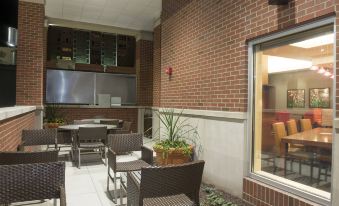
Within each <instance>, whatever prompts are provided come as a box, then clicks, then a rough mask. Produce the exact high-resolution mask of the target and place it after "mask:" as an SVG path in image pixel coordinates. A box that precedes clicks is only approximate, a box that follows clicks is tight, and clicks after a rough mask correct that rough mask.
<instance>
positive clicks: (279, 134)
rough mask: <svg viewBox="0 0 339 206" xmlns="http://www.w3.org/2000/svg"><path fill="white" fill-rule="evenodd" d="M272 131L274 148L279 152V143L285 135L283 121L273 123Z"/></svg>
mask: <svg viewBox="0 0 339 206" xmlns="http://www.w3.org/2000/svg"><path fill="white" fill-rule="evenodd" d="M273 132H274V142H275V144H274V150H275V152H277V153H279V154H280V153H281V151H280V143H281V138H283V137H285V136H287V134H286V129H285V124H284V123H283V122H277V123H274V124H273Z"/></svg>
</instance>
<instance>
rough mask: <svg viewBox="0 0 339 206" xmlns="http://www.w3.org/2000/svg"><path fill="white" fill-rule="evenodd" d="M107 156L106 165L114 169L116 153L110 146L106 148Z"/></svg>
mask: <svg viewBox="0 0 339 206" xmlns="http://www.w3.org/2000/svg"><path fill="white" fill-rule="evenodd" d="M107 158H108V167H110V168H111V169H112V170H113V171H116V168H117V154H116V153H115V152H114V151H113V150H112V149H111V148H108V153H107Z"/></svg>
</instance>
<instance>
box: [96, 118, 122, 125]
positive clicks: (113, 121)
mask: <svg viewBox="0 0 339 206" xmlns="http://www.w3.org/2000/svg"><path fill="white" fill-rule="evenodd" d="M100 124H108V125H115V126H117V127H118V125H119V120H118V119H111V120H106V119H102V120H100Z"/></svg>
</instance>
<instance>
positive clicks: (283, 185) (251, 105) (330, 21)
mask: <svg viewBox="0 0 339 206" xmlns="http://www.w3.org/2000/svg"><path fill="white" fill-rule="evenodd" d="M326 25H332V26H333V32H334V34H335V35H334V38H335V39H334V46H333V54H334V55H333V58H334V59H333V62H334V68H336V26H335V25H336V24H335V16H331V17H327V18H324V19H321V20H316V21H313V22H310V23H307V24H303V25H299V26H296V27H294V28H290V29H286V30H283V31H280V32H277V33H274V34H270V35H267V36H263V37H259V38H256V39H253V40H251V41H249V42H248V45H247V46H248V108H247V111H248V112H247V115H248V116H247V135H246V136H247V151H248V154H247V162H248V163H249V164H248V166H247V167H248V168H247V176H249V177H250V178H252V179H254V180H257V181H260V182H263V183H265V184H267V185H270V186H273V187H275V188H278V189H281V190H283V191H287V192H289V193H292V194H295V195H297V196H300V197H303V198H305V199H308V200H311V201H313V202H316V203H318V204H322V205H330V204H331V194H332V193H333V184H331V192H330V197H329V198H327V197H325V196H322V195H319V194H317V193H312V192H310V191H306V190H304V189H302V188H301V186H300V187H298V186H296V185H294V186H293V185H292V184H291V183H288V182H293V181H291V180H287V179H285V180H286V181H284V182H281V181H279V180H277V179H280V178H278V176H277V178H270V177H268V176H265V175H260V174H258V173H254V172H253V171H252V168H253V166H254V165H253V164H254V158H253V153H254V134H255V131H254V126H253V125H254V121H255V119H254V118H255V115H254V113H253V112H254V109H255V102H254V95H255V85H254V84H255V81H256V79H255V65H254V64H255V60H254V59H255V55H254V51H255V50H254V48H255V46H256V45H257V44H261V43H264V42H267V41H271V40H275V39H279V38H283V37H286V36H288V35H293V34H297V33H301V32H305V31H307V30H310V29H316V28H319V27H323V26H326ZM333 73H334V79H333V93H332V95H333V97H332V105H333V110H334V111H336V104H335V101H336V92H335V91H336V69H334V71H333ZM334 120H335V112H333V121H334ZM332 133H333V137H335V134H336V133H335V127H334V126H333V131H332ZM334 141H335V138H334V139H333V144H332V157H333V158H332V165H333V166H332V168H334V167H335V164H334V154H335V152H334V149H335V147H334V146H335V143H334ZM333 171H334V169H332V170H331V172H332V174H331V179H332V182H333V175H334V173H333ZM332 199H333V198H332Z"/></svg>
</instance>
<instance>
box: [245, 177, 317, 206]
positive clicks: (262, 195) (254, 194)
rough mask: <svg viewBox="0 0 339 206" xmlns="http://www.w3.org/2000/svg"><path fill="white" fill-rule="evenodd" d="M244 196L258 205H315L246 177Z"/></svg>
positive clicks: (249, 201)
mask: <svg viewBox="0 0 339 206" xmlns="http://www.w3.org/2000/svg"><path fill="white" fill-rule="evenodd" d="M243 198H244V200H245V201H247V202H248V203H250V204H252V205H256V206H311V205H315V204H314V203H311V202H309V201H307V200H305V199H303V198H300V197H297V196H295V195H292V194H291V193H286V192H284V191H281V190H278V189H276V188H273V187H269V186H267V185H265V184H262V183H260V182H257V181H254V180H252V179H249V178H245V179H244V182H243Z"/></svg>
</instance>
